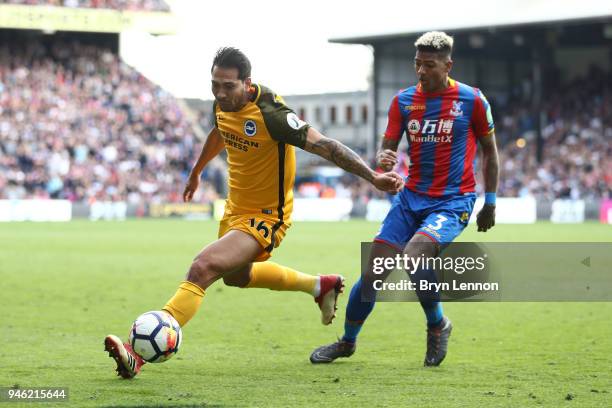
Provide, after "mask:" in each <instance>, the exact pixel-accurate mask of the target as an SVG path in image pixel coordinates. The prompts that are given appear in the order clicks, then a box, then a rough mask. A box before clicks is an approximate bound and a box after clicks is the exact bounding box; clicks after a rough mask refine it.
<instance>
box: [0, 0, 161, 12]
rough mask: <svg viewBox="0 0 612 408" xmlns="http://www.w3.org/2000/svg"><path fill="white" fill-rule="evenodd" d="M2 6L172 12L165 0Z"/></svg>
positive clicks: (12, 0) (39, 0)
mask: <svg viewBox="0 0 612 408" xmlns="http://www.w3.org/2000/svg"><path fill="white" fill-rule="evenodd" d="M0 4H23V5H28V6H58V7H71V8H98V9H112V10H129V11H164V12H168V11H170V7H168V5H167V4H166V3H165V2H164V1H163V0H0Z"/></svg>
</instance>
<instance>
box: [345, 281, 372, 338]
mask: <svg viewBox="0 0 612 408" xmlns="http://www.w3.org/2000/svg"><path fill="white" fill-rule="evenodd" d="M374 304H375V302H364V301H362V300H361V278H359V280H358V281H357V283H355V285H353V288H352V289H351V294H350V296H349V302H348V306H347V307H346V318H345V320H344V336H342V341H346V342H349V343H355V341H357V335H358V334H359V332H360V331H361V327H362V326H363V323H364V322H365V320H366V319H367V318H368V315H369V314H370V312H371V311H372V309H374Z"/></svg>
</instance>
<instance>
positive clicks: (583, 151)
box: [496, 67, 612, 199]
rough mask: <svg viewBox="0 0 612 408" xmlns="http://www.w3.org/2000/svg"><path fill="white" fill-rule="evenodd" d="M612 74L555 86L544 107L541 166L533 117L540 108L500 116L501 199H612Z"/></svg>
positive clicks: (593, 74)
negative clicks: (519, 197)
mask: <svg viewBox="0 0 612 408" xmlns="http://www.w3.org/2000/svg"><path fill="white" fill-rule="evenodd" d="M611 74H612V73H609V72H608V73H606V72H603V71H601V70H599V69H597V68H594V67H592V68H591V70H590V72H589V73H588V75H587V78H582V79H576V80H574V81H572V82H570V83H567V84H563V86H560V84H559V86H556V87H552V89H551V91H550V92H549V94H547V95H546V97H545V99H544V100H545V102H544V103H543V105H542V106H541V110H542V112H543V113H544V115H543V116H544V118H543V119H544V120H543V122H542V124H541V126H542V136H543V149H542V162H541V163H538V162H537V160H536V138H535V127H536V121H535V118H534V113H533V112H537V111H538V109H529V108H527V107H519V108H514V110H508V109H504V110H503V112H504V113H503V114H501V115H499V113H500V112H499V111H498V112H497V113H498V115H499V116H498V117H497V118H496V132H497V135H498V139H499V140H500V141H501V142H502V148H501V150H500V153H501V160H500V163H501V174H500V188H499V193H500V195H502V196H508V197H517V196H525V195H533V196H535V197H536V198H543V199H554V198H612V81H610V76H611ZM508 105H509V106H521V105H522V104H521V103H510V104H508Z"/></svg>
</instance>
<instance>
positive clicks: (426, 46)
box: [414, 31, 454, 56]
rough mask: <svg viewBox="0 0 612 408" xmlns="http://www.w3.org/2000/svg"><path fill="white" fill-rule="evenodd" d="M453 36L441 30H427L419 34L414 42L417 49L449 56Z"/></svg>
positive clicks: (451, 50)
mask: <svg viewBox="0 0 612 408" xmlns="http://www.w3.org/2000/svg"><path fill="white" fill-rule="evenodd" d="M453 42H454V40H453V37H451V36H450V35H448V34H446V33H445V32H442V31H429V32H426V33H425V34H423V35H422V36H420V37H419V38H418V39H417V40H416V41H415V43H414V46H415V47H416V48H417V50H419V51H423V52H436V53H439V54H440V55H443V56H450V55H451V53H452V52H453Z"/></svg>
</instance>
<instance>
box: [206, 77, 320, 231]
mask: <svg viewBox="0 0 612 408" xmlns="http://www.w3.org/2000/svg"><path fill="white" fill-rule="evenodd" d="M253 87H254V91H255V92H253V95H252V98H251V100H250V101H249V102H248V103H247V104H246V105H245V106H244V107H243V108H242V109H241V110H240V111H238V112H224V111H222V110H221V109H220V108H219V106H218V105H217V104H216V103H215V104H214V112H215V126H216V127H217V128H218V129H219V133H220V134H221V136H222V137H223V140H224V143H225V148H226V150H227V161H228V164H229V196H228V200H227V204H226V214H227V215H230V216H233V215H241V214H264V215H266V216H268V217H270V218H277V219H278V220H279V221H280V222H281V223H282V222H284V223H286V224H289V223H290V221H291V212H292V210H293V183H294V179H295V150H294V146H298V147H300V148H303V147H304V145H305V143H306V133H307V132H308V128H309V125H308V124H307V123H305V122H303V121H302V120H300V119H299V118H298V117H297V115H296V114H295V113H294V112H293V111H292V110H291V109H290V108H289V107H287V105H285V103H284V101H283V99H282V98H281V97H280V96H278V95H276V94H274V92H272V91H271V90H270V89H268V88H266V87H264V86H260V85H253Z"/></svg>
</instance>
